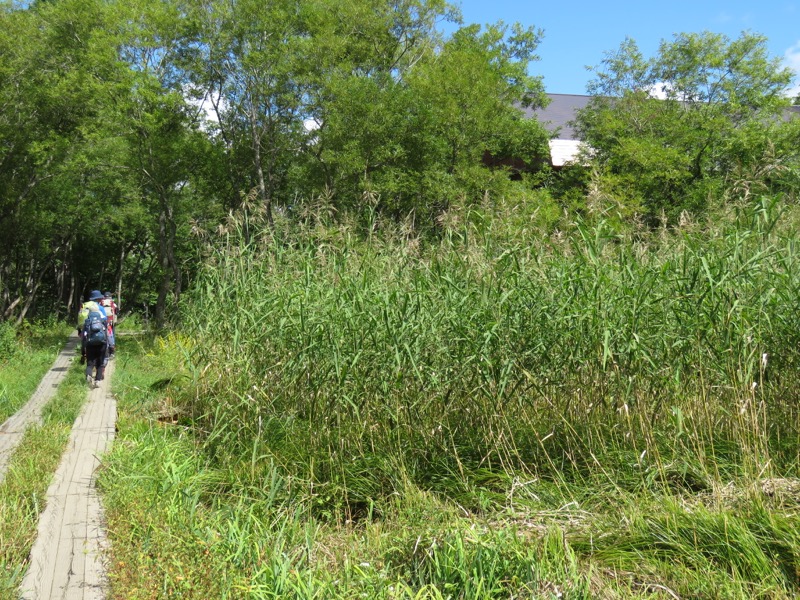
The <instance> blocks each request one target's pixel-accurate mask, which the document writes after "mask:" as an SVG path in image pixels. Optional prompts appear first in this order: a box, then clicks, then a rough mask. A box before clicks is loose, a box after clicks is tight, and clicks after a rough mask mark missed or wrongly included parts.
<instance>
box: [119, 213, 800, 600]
mask: <svg viewBox="0 0 800 600" xmlns="http://www.w3.org/2000/svg"><path fill="white" fill-rule="evenodd" d="M772 210H773V208H771V207H769V206H767V205H766V204H765V205H763V206H761V207H760V208H757V209H756V210H753V211H750V212H745V213H743V215H742V217H741V219H740V221H739V222H737V223H736V224H731V225H729V226H724V227H719V228H711V229H709V230H706V231H703V232H700V233H691V232H686V233H683V234H680V233H677V234H671V235H652V236H649V237H646V238H644V239H638V240H637V239H626V238H623V237H621V236H618V235H615V234H614V233H613V232H611V231H610V230H608V229H607V228H605V227H604V226H603V225H602V224H600V225H598V226H595V227H579V228H578V229H577V230H576V232H575V233H574V236H573V237H572V238H570V239H569V240H566V241H559V242H556V243H552V244H548V243H543V242H541V241H539V240H533V239H531V240H525V239H520V238H516V239H507V238H502V237H497V236H495V235H494V233H493V232H492V231H491V230H490V229H487V228H484V229H483V230H480V231H479V230H478V228H475V229H472V228H470V226H465V228H464V231H462V232H448V233H447V235H446V236H445V239H444V240H443V241H442V242H441V243H439V244H438V245H431V246H430V247H428V248H425V247H421V246H420V245H419V244H417V243H413V244H412V243H408V242H407V241H402V240H401V241H400V242H397V241H392V242H386V241H379V240H377V239H373V240H372V241H371V242H370V243H369V244H367V243H361V242H347V241H346V236H345V237H344V238H340V242H341V244H338V245H327V244H325V243H320V237H319V236H318V237H315V235H316V234H315V233H314V232H312V233H311V235H310V236H309V237H308V238H303V239H305V241H302V239H301V241H299V242H298V241H293V243H291V244H276V245H275V246H270V247H261V248H258V249H257V248H252V249H242V248H241V247H239V246H237V245H236V244H232V245H230V246H228V247H225V248H222V249H221V250H220V251H218V252H216V253H214V252H211V253H210V254H211V257H210V260H209V265H210V266H209V268H208V270H207V271H206V272H205V274H204V275H203V277H202V279H201V280H200V281H199V282H198V284H197V287H196V289H195V291H194V292H193V296H192V298H191V300H190V301H189V302H188V303H187V305H186V306H185V307H184V314H185V315H186V316H187V317H188V320H189V324H188V327H186V328H185V329H184V330H183V331H182V332H180V333H179V334H172V335H171V336H169V337H167V338H160V339H158V340H156V341H155V342H154V343H149V342H143V343H142V344H141V345H138V346H137V351H136V352H132V353H131V355H130V356H129V357H128V358H126V359H123V360H122V362H120V363H118V371H117V373H118V375H117V376H118V379H117V381H118V385H119V387H118V388H115V389H117V391H118V394H119V397H120V400H121V402H120V411H121V413H120V414H121V419H120V423H121V425H120V438H119V442H118V444H117V446H116V448H115V450H114V452H113V454H112V456H111V458H110V460H109V461H108V463H107V469H106V471H105V472H104V476H103V485H104V489H105V498H106V502H107V505H108V507H109V508H110V511H109V514H110V517H109V519H110V521H109V522H110V523H111V530H112V536H114V537H115V540H119V542H118V543H117V542H115V545H114V553H115V555H114V561H115V563H114V564H115V567H114V571H113V580H114V581H115V585H116V586H117V589H118V590H120V593H122V590H134V591H133V592H130V594H131V596H130V597H142V598H144V597H153V596H161V597H173V596H177V595H180V596H182V597H197V598H200V597H249V598H282V597H296V598H359V597H369V598H387V599H388V598H475V599H478V598H515V597H536V598H560V597H561V598H652V597H662V598H674V597H698V598H702V597H725V598H728V597H729V598H748V597H764V598H791V597H794V596H795V595H796V594H797V592H798V590H799V589H800V584H799V583H798V577H797V573H798V562H797V561H798V558H797V557H798V556H800V554H798V552H799V551H800V546H798V538H797V535H796V534H795V533H794V532H795V531H797V530H798V527H797V526H798V523H797V516H796V514H797V510H796V509H797V507H798V502H797V500H796V498H797V496H796V492H792V490H795V489H797V490H800V484H798V479H797V477H798V473H797V467H798V465H799V464H800V460H798V457H799V456H800V455H799V454H798V452H800V450H799V449H798V444H797V441H798V435H799V433H798V413H797V410H798V409H797V403H796V401H795V399H796V398H797V396H798V395H797V389H798V386H797V384H798V378H797V366H798V364H800V363H799V362H798V359H800V355H798V354H797V352H798V348H800V346H798V342H799V341H800V340H798V331H800V328H798V325H800V323H798V322H797V315H798V314H800V312H798V310H797V308H798V306H797V304H798V302H800V294H798V292H800V261H798V258H800V257H799V256H798V254H797V247H798V246H797V244H796V239H795V237H794V233H792V232H791V231H790V230H787V231H786V232H784V230H783V229H782V228H781V227H779V226H776V221H775V217H774V215H773V214H772V213H771V212H770V211H772ZM326 239H327V238H326ZM342 239H344V240H345V241H342ZM764 353H768V354H769V355H770V356H769V361H768V365H767V367H766V368H764V366H763V363H762V355H763V354H764ZM754 384H755V385H754ZM795 485H796V486H797V487H796V488H795V487H794V486H795ZM776 490H780V492H779V491H776ZM793 494H794V495H793ZM201 565H204V567H201Z"/></svg>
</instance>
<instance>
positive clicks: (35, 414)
mask: <svg viewBox="0 0 800 600" xmlns="http://www.w3.org/2000/svg"><path fill="white" fill-rule="evenodd" d="M78 341H79V340H78V334H77V333H76V332H73V333H72V335H71V336H70V337H69V339H68V340H67V343H66V345H65V346H64V349H63V350H61V352H60V353H59V355H58V356H57V357H56V360H55V362H54V363H53V366H52V367H50V370H49V371H48V372H47V373H46V374H45V376H44V377H43V378H42V381H41V382H40V383H39V387H37V388H36V391H35V392H33V395H32V396H31V398H30V400H28V402H27V403H26V404H25V405H24V406H23V407H22V408H20V409H19V410H18V411H17V412H16V413H14V414H13V415H12V416H10V417H9V418H8V419H7V420H6V421H5V422H4V423H3V424H2V425H0V481H3V479H4V478H5V475H6V471H8V462H9V460H10V458H11V455H12V454H13V453H14V449H15V448H16V447H17V446H18V445H19V443H20V442H21V441H22V437H23V436H24V435H25V430H26V429H27V428H28V427H29V426H31V425H41V423H42V409H43V408H44V406H45V405H46V404H47V403H48V402H49V401H50V399H51V398H52V397H53V396H55V394H56V389H57V388H58V386H59V384H60V383H61V381H62V380H63V379H64V377H65V376H66V375H67V371H69V365H70V362H71V361H72V359H73V358H74V357H75V348H76V347H77V345H78Z"/></svg>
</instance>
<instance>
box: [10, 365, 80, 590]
mask: <svg viewBox="0 0 800 600" xmlns="http://www.w3.org/2000/svg"><path fill="white" fill-rule="evenodd" d="M86 394H87V389H86V383H85V381H84V379H83V368H82V367H81V366H80V365H78V364H77V362H76V363H75V364H74V365H73V367H72V368H71V369H70V372H69V373H68V374H67V378H66V379H65V380H64V381H63V382H62V384H61V385H60V386H59V388H58V391H57V392H56V396H55V397H54V398H53V399H52V400H51V401H50V402H49V403H48V404H47V405H45V407H44V410H43V420H44V422H43V424H42V426H40V427H39V426H35V427H31V428H29V429H28V430H27V431H26V432H25V435H24V437H23V439H22V442H21V443H20V445H19V446H17V448H16V449H15V451H14V454H13V455H12V457H11V460H10V463H9V468H8V472H7V473H6V476H5V479H4V480H3V481H2V482H0V598H3V599H6V598H8V599H9V600H11V599H12V598H13V599H15V600H16V598H18V597H19V594H18V590H17V588H18V586H19V585H20V583H21V582H22V577H23V576H24V574H25V569H26V567H27V561H28V555H29V553H30V550H31V547H32V546H33V542H34V541H35V537H36V528H37V526H38V522H39V515H40V513H41V512H42V510H44V507H45V495H46V492H47V488H48V486H49V484H50V481H51V479H52V477H53V473H55V470H56V468H57V467H58V464H59V462H60V460H61V456H62V454H63V452H64V449H65V447H66V443H67V440H68V439H69V434H70V430H71V429H72V425H73V422H74V421H75V419H76V418H77V416H78V413H79V412H80V408H81V406H82V404H83V403H84V401H85V400H86Z"/></svg>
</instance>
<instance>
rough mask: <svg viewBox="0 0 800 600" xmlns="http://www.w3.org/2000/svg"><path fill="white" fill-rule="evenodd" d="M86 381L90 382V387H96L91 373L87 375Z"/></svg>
mask: <svg viewBox="0 0 800 600" xmlns="http://www.w3.org/2000/svg"><path fill="white" fill-rule="evenodd" d="M86 383H88V384H89V387H90V388H93V387H94V379H92V376H91V375H87V376H86Z"/></svg>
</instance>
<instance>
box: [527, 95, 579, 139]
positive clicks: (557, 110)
mask: <svg viewBox="0 0 800 600" xmlns="http://www.w3.org/2000/svg"><path fill="white" fill-rule="evenodd" d="M547 97H548V98H550V104H548V105H547V106H546V107H545V108H540V109H538V110H533V109H531V108H525V109H523V111H524V113H525V117H526V118H528V119H537V120H538V121H540V122H541V123H542V125H544V126H545V128H546V129H547V131H549V132H551V133H552V132H554V131H556V130H558V135H557V136H556V139H559V140H577V139H578V137H577V135H576V134H575V131H574V130H573V129H572V127H570V126H569V125H568V122H569V121H572V120H573V119H574V118H575V113H576V112H577V110H578V109H580V108H585V107H586V105H587V104H589V101H590V100H591V99H592V97H591V96H579V95H577V94H547Z"/></svg>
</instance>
